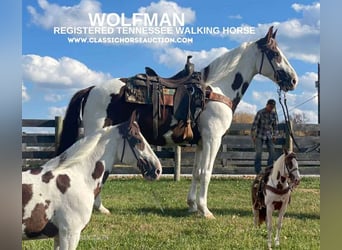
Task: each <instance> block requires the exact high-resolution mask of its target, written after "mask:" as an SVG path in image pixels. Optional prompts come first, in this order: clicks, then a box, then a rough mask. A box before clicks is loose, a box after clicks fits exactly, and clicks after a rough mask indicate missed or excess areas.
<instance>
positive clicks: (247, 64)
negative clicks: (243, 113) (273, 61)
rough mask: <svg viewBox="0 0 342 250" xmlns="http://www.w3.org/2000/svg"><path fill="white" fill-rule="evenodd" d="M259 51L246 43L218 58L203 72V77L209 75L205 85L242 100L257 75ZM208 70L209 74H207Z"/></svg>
mask: <svg viewBox="0 0 342 250" xmlns="http://www.w3.org/2000/svg"><path fill="white" fill-rule="evenodd" d="M257 50H258V49H257V45H256V44H255V43H244V44H242V45H241V46H240V47H238V48H236V49H233V50H231V51H229V52H227V53H225V54H224V55H222V56H220V57H218V58H216V59H215V60H214V61H213V62H212V63H210V64H209V65H208V66H207V67H206V68H204V69H203V70H202V76H203V75H205V74H207V77H206V79H205V82H204V83H203V84H204V85H210V86H211V87H214V91H215V90H216V91H217V90H218V89H219V90H221V91H222V93H223V94H224V95H226V96H228V97H229V98H231V99H232V100H234V99H235V98H236V97H238V98H239V99H241V98H242V96H243V94H244V93H245V91H246V89H247V87H248V85H249V83H250V82H251V80H252V79H253V77H254V76H255V75H256V74H257V68H256V60H257V55H258V53H257ZM208 67H209V68H208ZM208 70H209V73H206V71H208ZM235 104H236V105H237V103H235Z"/></svg>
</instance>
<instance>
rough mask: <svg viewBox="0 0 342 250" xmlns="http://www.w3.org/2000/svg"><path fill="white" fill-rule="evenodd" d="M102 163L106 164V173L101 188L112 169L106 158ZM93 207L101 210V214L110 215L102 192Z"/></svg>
mask: <svg viewBox="0 0 342 250" xmlns="http://www.w3.org/2000/svg"><path fill="white" fill-rule="evenodd" d="M101 163H102V164H103V165H104V168H105V170H106V171H105V173H104V175H103V178H102V183H101V189H102V188H103V185H104V184H105V182H106V180H107V178H108V176H109V173H110V171H111V169H110V168H109V167H108V166H107V164H106V161H105V160H103V159H102V160H101ZM93 207H94V209H95V210H97V211H99V212H100V213H101V214H107V215H110V211H109V210H108V209H107V208H105V206H103V204H102V200H101V192H100V193H98V194H97V195H96V197H95V201H94V206H93Z"/></svg>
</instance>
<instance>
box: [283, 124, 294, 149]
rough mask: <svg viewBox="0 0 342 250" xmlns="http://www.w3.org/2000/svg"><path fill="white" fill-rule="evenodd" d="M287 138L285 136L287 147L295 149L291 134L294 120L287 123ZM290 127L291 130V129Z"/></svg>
mask: <svg viewBox="0 0 342 250" xmlns="http://www.w3.org/2000/svg"><path fill="white" fill-rule="evenodd" d="M286 125H287V126H286V129H285V131H286V138H285V147H286V148H287V149H288V150H289V151H293V143H292V138H291V135H290V132H291V131H292V121H289V122H288V124H286ZM289 129H290V130H289Z"/></svg>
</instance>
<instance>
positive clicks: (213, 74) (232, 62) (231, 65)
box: [202, 42, 251, 85]
mask: <svg viewBox="0 0 342 250" xmlns="http://www.w3.org/2000/svg"><path fill="white" fill-rule="evenodd" d="M249 44H251V42H245V43H242V44H241V45H240V46H239V47H237V48H235V49H232V50H230V51H228V52H226V53H224V54H223V55H221V56H219V57H217V58H216V59H214V61H212V62H211V63H210V64H209V65H208V66H207V67H206V68H208V67H209V74H208V76H207V78H206V81H205V82H204V84H205V85H211V84H212V83H213V82H217V81H219V80H220V79H222V78H223V77H225V76H226V75H227V72H231V71H233V70H234V69H235V68H236V66H237V65H238V63H239V61H240V59H241V56H242V52H243V51H244V50H245V49H246V48H247V46H248V45H249ZM206 68H204V69H202V73H203V71H204V70H205V69H206Z"/></svg>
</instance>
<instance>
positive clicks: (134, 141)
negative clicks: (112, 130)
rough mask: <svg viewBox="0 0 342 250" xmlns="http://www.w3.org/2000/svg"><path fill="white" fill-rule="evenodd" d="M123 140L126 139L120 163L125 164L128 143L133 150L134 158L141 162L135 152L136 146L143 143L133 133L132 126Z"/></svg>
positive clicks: (123, 136)
mask: <svg viewBox="0 0 342 250" xmlns="http://www.w3.org/2000/svg"><path fill="white" fill-rule="evenodd" d="M122 138H123V139H124V143H123V147H122V154H121V160H120V162H121V163H122V162H123V159H124V156H125V149H126V141H127V143H128V145H129V147H130V148H131V150H132V152H133V155H134V158H135V159H136V160H137V161H139V158H138V156H137V153H136V152H135V149H134V148H135V145H136V144H137V143H141V141H140V139H139V138H136V137H134V136H133V135H132V133H131V126H130V127H129V128H128V129H127V130H126V131H125V133H124V134H123V135H122Z"/></svg>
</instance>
